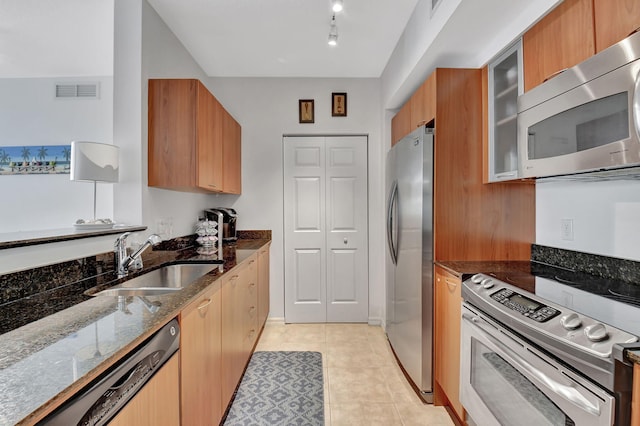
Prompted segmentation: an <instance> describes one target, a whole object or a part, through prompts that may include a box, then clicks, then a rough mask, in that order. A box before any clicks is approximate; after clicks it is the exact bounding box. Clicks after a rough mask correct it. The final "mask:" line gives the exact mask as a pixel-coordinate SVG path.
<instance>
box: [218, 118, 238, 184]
mask: <svg viewBox="0 0 640 426" xmlns="http://www.w3.org/2000/svg"><path fill="white" fill-rule="evenodd" d="M241 132H242V130H241V128H240V124H238V122H237V121H236V120H235V119H234V118H233V117H232V116H231V114H229V113H228V112H227V111H225V110H223V117H222V140H223V143H222V153H223V157H222V158H223V161H224V176H223V179H222V181H223V188H224V189H223V192H225V193H227V194H240V193H241V192H242V173H241V165H242V153H241V150H242V145H241V138H242V133H241Z"/></svg>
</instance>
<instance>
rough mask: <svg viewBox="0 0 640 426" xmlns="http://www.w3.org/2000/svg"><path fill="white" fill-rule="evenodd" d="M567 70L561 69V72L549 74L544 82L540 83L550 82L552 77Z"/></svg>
mask: <svg viewBox="0 0 640 426" xmlns="http://www.w3.org/2000/svg"><path fill="white" fill-rule="evenodd" d="M568 69H569V68H563V69H561V70H558V71H556V72H552V73H551V74H549V75H548V76H547V78H545V79H544V80H542V82H543V83H544V82H545V81H549V80H551V79H552V78H553V77H555V76H557V75H558V74H562V73H563V72H565V71H566V70H568Z"/></svg>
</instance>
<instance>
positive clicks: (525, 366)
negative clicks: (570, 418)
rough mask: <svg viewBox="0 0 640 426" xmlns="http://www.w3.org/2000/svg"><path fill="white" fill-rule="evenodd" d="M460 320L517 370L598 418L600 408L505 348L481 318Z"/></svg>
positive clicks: (466, 316)
mask: <svg viewBox="0 0 640 426" xmlns="http://www.w3.org/2000/svg"><path fill="white" fill-rule="evenodd" d="M462 319H463V320H464V321H466V322H468V323H469V324H470V325H471V326H472V327H473V326H475V328H476V330H477V331H478V332H480V334H482V336H483V337H485V338H487V339H488V340H490V341H491V343H493V344H494V345H495V346H497V347H498V348H499V349H500V350H501V351H503V352H504V353H506V354H507V355H508V356H509V358H511V361H512V362H513V363H514V364H516V365H517V366H518V368H519V369H521V370H524V371H526V372H527V373H529V374H530V375H532V376H533V377H535V378H536V379H538V380H539V381H540V382H542V383H543V384H544V385H545V386H547V387H548V388H549V389H551V390H552V391H553V392H555V393H556V394H558V395H560V396H561V397H563V398H564V399H566V400H567V401H569V402H571V403H572V404H574V405H575V406H577V407H579V408H580V409H582V410H583V411H586V412H588V413H590V414H593V415H594V416H600V407H599V406H598V405H594V404H593V403H592V402H591V401H589V400H588V399H587V398H585V397H584V395H582V394H581V393H580V392H579V391H578V390H577V389H575V388H573V387H571V386H567V385H563V384H562V383H558V382H557V381H555V380H553V379H552V378H551V377H549V376H547V375H546V374H545V373H543V372H542V371H540V370H538V369H537V368H536V367H534V366H533V365H531V364H529V363H528V362H527V361H525V360H524V359H523V358H522V357H521V356H520V355H518V354H517V353H515V352H514V351H513V350H512V349H511V348H509V347H508V346H506V345H505V344H504V343H502V342H501V341H500V340H498V339H496V338H495V337H494V336H493V335H492V334H491V332H490V331H487V330H486V327H487V326H486V325H485V323H484V321H483V320H482V318H480V317H477V316H472V315H469V314H466V313H463V314H462Z"/></svg>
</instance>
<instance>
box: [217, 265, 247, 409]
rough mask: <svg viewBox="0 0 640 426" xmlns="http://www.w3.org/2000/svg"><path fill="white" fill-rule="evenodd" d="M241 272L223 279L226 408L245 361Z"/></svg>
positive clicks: (222, 321) (223, 363)
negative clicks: (241, 307)
mask: <svg viewBox="0 0 640 426" xmlns="http://www.w3.org/2000/svg"><path fill="white" fill-rule="evenodd" d="M240 273H241V270H240V269H237V270H235V271H230V272H229V276H228V277H223V279H222V318H221V327H222V360H221V365H222V380H221V383H222V405H223V407H226V406H227V405H228V404H229V402H230V401H231V397H232V396H233V392H234V391H235V390H236V387H237V386H238V382H239V380H240V377H241V376H242V371H243V369H244V360H243V348H242V344H243V338H244V334H243V332H242V331H243V330H242V318H243V312H242V310H241V309H240V308H239V307H240V306H242V302H243V300H242V298H243V295H242V288H241V285H240V283H241V277H240Z"/></svg>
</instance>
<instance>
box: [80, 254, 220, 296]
mask: <svg viewBox="0 0 640 426" xmlns="http://www.w3.org/2000/svg"><path fill="white" fill-rule="evenodd" d="M221 264H222V262H215V263H179V264H173V265H167V266H163V267H161V268H159V269H154V270H153V271H150V272H147V273H146V274H142V275H138V276H137V277H135V278H131V279H130V280H127V281H125V282H123V283H122V284H118V285H115V286H113V287H109V288H107V289H105V290H102V291H95V288H94V289H90V290H87V292H86V294H88V295H89V296H159V295H162V294H168V293H174V292H176V291H180V290H182V289H183V288H185V287H187V286H189V285H190V284H192V283H194V282H195V281H197V280H198V278H200V277H202V276H204V275H206V274H208V273H209V272H211V271H213V270H214V269H216V268H217V267H219V266H220V265H221ZM92 290H94V291H92Z"/></svg>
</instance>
